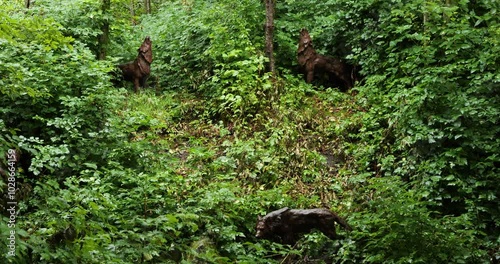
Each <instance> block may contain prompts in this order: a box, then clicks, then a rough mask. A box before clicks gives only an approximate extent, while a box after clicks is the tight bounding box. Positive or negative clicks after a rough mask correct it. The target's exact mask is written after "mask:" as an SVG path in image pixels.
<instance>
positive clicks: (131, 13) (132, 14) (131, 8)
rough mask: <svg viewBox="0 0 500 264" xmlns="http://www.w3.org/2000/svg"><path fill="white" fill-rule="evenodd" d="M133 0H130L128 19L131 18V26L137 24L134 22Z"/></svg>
mask: <svg viewBox="0 0 500 264" xmlns="http://www.w3.org/2000/svg"><path fill="white" fill-rule="evenodd" d="M134 4H135V3H134V0H130V17H131V18H132V25H134V26H135V25H136V24H137V23H136V22H135V6H134Z"/></svg>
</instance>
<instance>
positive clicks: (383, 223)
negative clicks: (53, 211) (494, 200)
mask: <svg viewBox="0 0 500 264" xmlns="http://www.w3.org/2000/svg"><path fill="white" fill-rule="evenodd" d="M408 187H409V186H408V184H403V183H402V182H401V180H400V179H399V178H397V177H385V178H377V179H374V180H371V181H370V185H369V187H368V189H367V190H365V191H366V192H367V193H370V194H371V197H370V199H367V200H366V201H365V202H363V204H364V206H366V209H367V211H369V212H372V213H369V214H366V213H356V214H355V215H354V216H353V217H352V218H350V219H349V220H350V223H352V224H353V225H355V226H356V229H355V231H354V232H353V233H354V234H353V237H352V239H354V240H355V241H358V242H359V243H352V242H351V243H346V244H345V245H344V246H343V248H342V249H341V250H340V251H341V252H342V254H343V256H342V258H340V256H339V257H337V258H339V259H343V260H344V261H346V260H349V261H351V262H359V261H361V260H363V261H367V262H369V263H408V262H410V261H411V262H416V263H443V262H448V263H487V260H486V258H484V257H483V256H484V255H485V252H484V251H482V250H479V249H477V248H476V247H475V243H476V241H475V238H474V236H476V235H477V234H476V231H474V224H473V222H472V221H471V219H470V218H469V217H468V216H466V215H462V216H459V217H451V216H445V217H441V216H440V214H439V213H438V212H433V211H430V210H429V209H428V208H429V203H428V202H425V201H422V200H421V199H420V198H421V196H422V195H421V193H422V190H418V189H408Z"/></svg>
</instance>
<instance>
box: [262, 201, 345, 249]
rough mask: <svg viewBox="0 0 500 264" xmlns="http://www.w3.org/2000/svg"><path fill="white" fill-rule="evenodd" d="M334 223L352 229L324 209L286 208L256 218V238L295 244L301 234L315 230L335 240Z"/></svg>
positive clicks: (342, 220) (338, 217)
mask: <svg viewBox="0 0 500 264" xmlns="http://www.w3.org/2000/svg"><path fill="white" fill-rule="evenodd" d="M335 222H337V223H339V224H340V225H341V226H342V227H344V228H345V229H347V230H349V231H350V230H352V228H351V227H350V226H349V225H348V224H347V222H346V221H345V220H344V219H343V218H341V217H340V216H338V215H337V214H335V213H334V212H332V211H330V210H328V209H325V208H315V209H289V208H288V207H285V208H282V209H279V210H276V211H272V212H270V213H268V214H267V215H266V216H264V217H260V216H259V217H258V219H257V226H256V227H255V229H256V231H257V233H256V235H255V236H256V237H258V238H267V239H271V240H274V241H276V242H282V243H284V244H295V242H297V240H298V239H299V238H300V235H301V234H304V233H309V232H311V231H312V230H313V229H317V230H319V231H321V232H322V233H323V234H325V235H326V236H327V237H329V238H330V239H336V238H337V234H336V232H335Z"/></svg>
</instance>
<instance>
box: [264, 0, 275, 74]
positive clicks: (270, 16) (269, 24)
mask: <svg viewBox="0 0 500 264" xmlns="http://www.w3.org/2000/svg"><path fill="white" fill-rule="evenodd" d="M265 1H266V56H267V57H268V58H269V71H270V72H272V73H273V75H274V74H275V73H276V69H275V62H274V55H273V52H274V44H273V39H274V4H275V2H274V1H275V0H265Z"/></svg>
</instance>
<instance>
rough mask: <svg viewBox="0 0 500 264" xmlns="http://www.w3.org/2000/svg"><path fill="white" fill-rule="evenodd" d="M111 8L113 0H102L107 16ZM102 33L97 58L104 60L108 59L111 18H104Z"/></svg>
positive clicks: (103, 11) (103, 10) (104, 13)
mask: <svg viewBox="0 0 500 264" xmlns="http://www.w3.org/2000/svg"><path fill="white" fill-rule="evenodd" d="M110 8H111V0H102V5H101V11H102V13H103V15H104V16H105V17H107V16H106V14H108V13H109V9H110ZM101 32H102V33H101V35H99V38H98V51H97V52H98V54H97V59H99V60H104V59H106V53H107V49H108V44H109V20H108V19H107V18H106V19H104V21H103V23H102V26H101Z"/></svg>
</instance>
